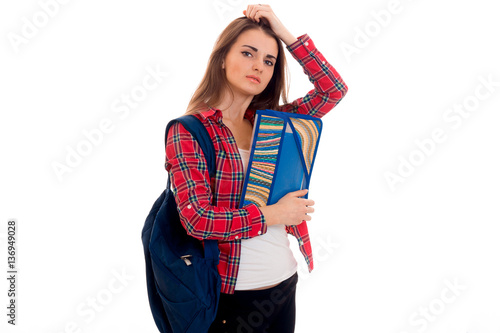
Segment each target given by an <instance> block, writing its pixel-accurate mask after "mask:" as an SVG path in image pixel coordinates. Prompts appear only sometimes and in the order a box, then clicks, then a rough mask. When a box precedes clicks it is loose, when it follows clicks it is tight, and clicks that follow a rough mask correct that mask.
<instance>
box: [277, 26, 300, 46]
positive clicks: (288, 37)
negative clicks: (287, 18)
mask: <svg viewBox="0 0 500 333" xmlns="http://www.w3.org/2000/svg"><path fill="white" fill-rule="evenodd" d="M279 37H280V39H281V40H282V41H283V43H285V44H286V45H287V46H289V45H292V44H293V43H294V42H296V41H297V38H296V37H295V36H294V35H292V34H291V33H290V31H288V30H286V29H285V31H284V32H283V33H282V34H280V35H279Z"/></svg>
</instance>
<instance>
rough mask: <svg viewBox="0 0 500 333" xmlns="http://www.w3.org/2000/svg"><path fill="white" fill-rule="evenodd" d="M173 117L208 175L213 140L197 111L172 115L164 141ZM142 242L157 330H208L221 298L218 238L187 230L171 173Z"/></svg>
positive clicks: (175, 332)
mask: <svg viewBox="0 0 500 333" xmlns="http://www.w3.org/2000/svg"><path fill="white" fill-rule="evenodd" d="M177 121H179V122H180V123H182V125H183V126H184V127H185V128H186V129H187V130H188V131H189V132H190V133H191V134H192V135H193V137H194V138H195V139H196V140H197V141H198V143H199V144H200V146H201V148H202V150H203V153H204V155H205V159H206V161H207V165H208V171H209V173H210V177H211V178H212V177H215V171H216V168H215V150H214V146H213V143H212V140H211V138H210V136H209V134H208V132H207V130H206V129H205V127H204V126H203V124H202V123H201V121H200V120H199V119H198V118H196V117H195V116H183V117H180V118H177V119H174V120H172V121H170V122H169V123H168V125H167V129H166V130H165V145H166V143H167V135H168V130H169V129H170V127H171V126H172V125H173V124H174V123H175V122H177ZM142 244H143V246H144V255H145V259H146V280H147V281H146V282H147V289H148V297H149V305H150V307H151V312H152V314H153V318H154V320H155V322H156V326H157V327H158V330H159V331H160V332H162V333H178V332H179V333H180V332H183V333H191V332H192V333H202V332H207V331H208V329H209V327H210V325H211V324H212V322H213V321H214V319H215V316H216V314H217V306H218V304H219V295H220V288H221V279H220V276H219V272H218V271H217V264H218V263H219V248H218V246H217V241H216V240H204V241H203V242H202V241H200V240H199V239H196V238H194V237H192V236H189V235H188V234H187V232H186V230H185V229H184V227H183V226H182V224H181V221H180V218H179V212H178V210H177V204H176V202H175V198H174V195H173V193H172V190H171V189H170V174H169V177H168V181H167V188H166V189H165V190H164V191H163V193H162V194H161V195H160V196H159V197H158V199H156V201H155V203H154V204H153V207H152V208H151V211H150V212H149V215H148V217H147V218H146V222H145V223H144V227H143V229H142ZM203 244H204V246H203Z"/></svg>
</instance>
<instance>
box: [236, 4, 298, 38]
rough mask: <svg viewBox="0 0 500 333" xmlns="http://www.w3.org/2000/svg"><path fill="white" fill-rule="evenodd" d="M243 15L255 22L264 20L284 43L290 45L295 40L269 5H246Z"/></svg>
mask: <svg viewBox="0 0 500 333" xmlns="http://www.w3.org/2000/svg"><path fill="white" fill-rule="evenodd" d="M243 15H246V17H248V18H249V19H251V20H254V21H256V22H260V20H262V21H264V23H265V24H266V25H268V26H269V27H271V29H272V30H273V31H274V33H276V35H277V36H278V37H279V38H280V39H281V40H282V41H283V42H284V43H285V44H286V45H290V44H292V43H293V42H295V41H296V40H297V38H295V37H294V36H293V35H292V34H291V33H290V31H288V30H287V28H285V26H284V25H283V23H281V21H280V20H279V19H278V17H277V16H276V14H274V12H273V10H272V8H271V6H269V5H248V7H247V9H246V10H244V11H243Z"/></svg>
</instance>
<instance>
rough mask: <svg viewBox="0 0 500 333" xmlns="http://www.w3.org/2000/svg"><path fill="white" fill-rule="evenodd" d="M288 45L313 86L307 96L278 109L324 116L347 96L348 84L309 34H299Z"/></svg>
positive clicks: (319, 116) (288, 48)
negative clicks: (318, 48)
mask: <svg viewBox="0 0 500 333" xmlns="http://www.w3.org/2000/svg"><path fill="white" fill-rule="evenodd" d="M286 48H287V50H288V51H290V53H291V54H292V56H293V58H294V59H295V60H297V61H298V62H299V64H300V65H301V66H302V68H303V70H304V73H305V74H307V76H308V77H309V81H311V82H312V83H313V84H314V89H313V90H311V91H309V92H308V93H307V95H305V96H304V97H301V98H298V99H296V100H294V101H293V102H291V103H288V104H285V105H282V106H280V108H279V110H278V111H283V112H293V113H301V114H308V115H311V116H315V117H318V118H321V117H323V116H324V115H325V114H327V113H328V112H329V111H330V110H331V109H333V107H334V106H336V105H337V104H338V103H339V102H340V100H341V99H342V98H343V97H344V96H345V94H346V93H347V85H346V84H345V82H344V80H343V79H342V77H340V75H339V73H337V71H336V70H335V68H333V66H332V65H330V63H328V61H326V59H325V57H324V56H323V54H321V52H319V51H318V50H317V49H316V46H315V45H314V42H313V41H312V39H311V38H310V37H309V35H307V34H304V35H302V36H300V37H298V38H297V41H295V42H293V43H292V44H290V45H287V47H286Z"/></svg>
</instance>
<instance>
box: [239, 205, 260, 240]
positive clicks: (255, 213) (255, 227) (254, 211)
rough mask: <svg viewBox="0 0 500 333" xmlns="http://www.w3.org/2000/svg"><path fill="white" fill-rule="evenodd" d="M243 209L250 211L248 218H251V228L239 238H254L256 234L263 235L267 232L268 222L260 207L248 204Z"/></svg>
mask: <svg viewBox="0 0 500 333" xmlns="http://www.w3.org/2000/svg"><path fill="white" fill-rule="evenodd" d="M243 209H246V210H247V211H248V218H249V219H250V221H249V222H250V229H249V230H248V231H246V232H245V233H243V234H242V235H241V237H238V238H242V239H245V238H252V237H256V236H260V235H263V234H265V233H266V232H267V223H266V220H265V218H264V214H262V212H261V210H260V209H259V207H258V206H257V205H256V204H254V203H251V204H248V205H246V206H245V207H243Z"/></svg>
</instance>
